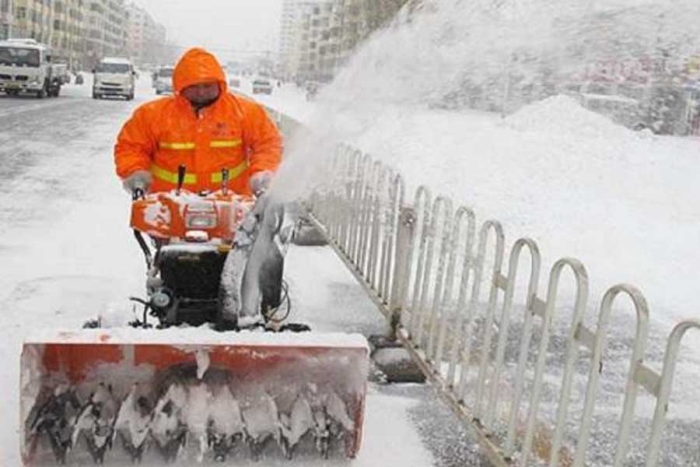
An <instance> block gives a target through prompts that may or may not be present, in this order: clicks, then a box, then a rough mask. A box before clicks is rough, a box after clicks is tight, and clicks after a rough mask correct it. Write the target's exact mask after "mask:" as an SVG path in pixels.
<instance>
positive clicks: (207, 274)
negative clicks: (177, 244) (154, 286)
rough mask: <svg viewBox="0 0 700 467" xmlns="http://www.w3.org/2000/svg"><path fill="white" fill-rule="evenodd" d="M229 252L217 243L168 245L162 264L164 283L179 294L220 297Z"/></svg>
mask: <svg viewBox="0 0 700 467" xmlns="http://www.w3.org/2000/svg"><path fill="white" fill-rule="evenodd" d="M225 261H226V253H225V252H220V251H218V249H216V248H215V247H212V248H210V249H209V248H206V247H204V246H203V247H202V249H201V250H199V249H196V248H182V249H181V248H164V249H163V250H161V252H160V255H159V257H158V264H157V266H158V268H159V269H160V277H161V279H163V282H164V286H165V287H166V288H168V289H170V290H171V291H173V292H174V293H175V296H176V297H178V298H184V299H194V300H216V299H217V297H218V294H219V281H220V279H221V271H222V270H223V267H224V262H225Z"/></svg>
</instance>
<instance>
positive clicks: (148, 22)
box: [0, 0, 167, 69]
mask: <svg viewBox="0 0 700 467" xmlns="http://www.w3.org/2000/svg"><path fill="white" fill-rule="evenodd" d="M132 18H133V21H132ZM8 37H26V38H33V39H36V40H37V41H39V42H42V43H45V44H47V45H50V46H51V48H52V50H53V55H54V57H55V58H56V60H59V61H62V62H65V63H68V64H69V65H70V67H71V68H73V69H90V68H92V67H93V66H94V65H95V64H96V63H97V62H98V61H99V60H101V59H102V58H103V57H105V56H120V57H130V58H135V59H136V60H137V61H140V62H141V63H145V62H152V63H156V62H159V61H161V60H158V59H156V58H155V57H156V56H158V55H162V54H167V50H164V47H165V46H164V44H165V28H164V27H163V26H162V25H160V24H158V23H157V22H156V21H154V20H153V18H152V17H151V16H150V15H149V14H148V12H146V11H145V10H143V9H141V8H137V7H135V6H134V5H126V4H125V0H0V39H6V38H8Z"/></svg>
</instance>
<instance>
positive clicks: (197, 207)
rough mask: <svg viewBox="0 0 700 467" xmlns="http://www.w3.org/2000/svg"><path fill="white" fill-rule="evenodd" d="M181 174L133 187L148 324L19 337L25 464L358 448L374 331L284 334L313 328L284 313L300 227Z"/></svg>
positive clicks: (184, 459) (352, 451)
mask: <svg viewBox="0 0 700 467" xmlns="http://www.w3.org/2000/svg"><path fill="white" fill-rule="evenodd" d="M178 175H179V181H180V183H179V184H178V189H177V190H173V191H172V192H168V193H153V194H144V193H137V194H136V195H135V196H134V201H133V205H132V216H131V226H132V227H133V229H134V234H135V236H136V238H137V240H138V242H139V245H140V246H141V249H142V250H143V252H144V255H145V257H146V263H147V271H148V273H147V278H146V289H147V294H148V296H147V298H146V299H139V300H138V301H139V302H140V303H141V304H142V305H143V307H144V308H143V315H142V317H139V318H138V319H136V320H135V321H134V322H133V323H131V324H132V327H124V328H112V329H105V328H101V323H100V320H96V321H94V322H91V326H88V328H86V329H83V330H79V331H52V332H48V333H46V334H44V335H39V336H37V337H35V338H34V339H31V340H29V341H26V342H25V343H24V346H23V349H22V361H21V370H22V372H21V377H20V384H21V388H20V390H21V399H22V404H21V405H22V406H21V417H22V418H21V420H22V423H23V426H22V429H23V433H24V436H23V438H22V446H21V452H22V459H23V462H24V464H25V465H27V466H53V465H89V464H90V463H94V464H105V465H110V464H111V465H124V464H126V463H129V462H145V463H146V465H154V464H155V465H159V464H162V463H163V462H165V463H172V462H177V463H178V464H181V463H184V464H182V465H193V464H194V463H196V462H209V461H224V460H226V459H227V458H228V457H231V458H235V457H236V456H239V455H240V453H239V451H240V450H243V451H248V452H249V453H250V456H251V457H252V458H254V459H258V458H259V457H261V456H266V457H267V456H278V457H280V458H284V457H286V458H288V459H292V458H293V457H295V456H297V457H299V458H300V459H302V460H303V459H307V460H308V456H318V455H321V456H322V457H330V456H336V455H340V456H348V457H351V458H352V457H355V456H356V454H357V453H358V450H359V448H360V440H361V435H362V421H363V415H364V401H365V391H366V381H367V376H368V371H369V346H368V344H367V341H366V339H365V338H364V337H363V336H361V335H356V334H352V335H348V334H322V333H315V332H285V331H300V330H304V331H306V330H308V327H307V326H304V325H295V326H290V325H288V324H286V323H284V318H286V314H288V310H287V311H285V312H284V313H283V314H284V315H285V316H278V315H279V310H280V309H281V308H283V307H282V305H283V302H284V300H285V295H286V293H285V292H284V291H283V290H282V289H283V287H282V286H281V285H278V284H282V283H283V281H282V258H283V254H284V251H283V250H284V249H285V248H286V247H285V245H286V244H288V243H289V240H290V239H291V236H292V233H290V232H287V231H285V227H284V225H285V222H284V219H283V218H284V212H283V210H281V209H280V208H277V207H275V206H273V205H272V203H269V202H267V203H263V202H261V201H260V199H258V200H255V199H252V198H249V197H242V196H239V195H236V194H234V193H232V192H230V191H229V190H228V189H227V183H228V182H227V179H228V174H227V173H226V172H225V171H224V172H223V173H222V180H223V184H222V189H221V190H219V191H217V192H215V193H201V194H200V193H192V192H188V191H186V190H183V189H182V181H183V180H184V179H185V170H184V168H181V170H180V172H179V174H178ZM291 225H293V223H292V224H291ZM230 316H233V317H234V321H233V324H234V325H233V326H225V327H222V326H221V324H222V322H224V318H225V317H230ZM149 317H151V318H155V319H156V320H157V323H154V324H155V326H154V325H153V324H150V323H148V318H149ZM256 317H261V318H260V319H259V320H258V319H257V318H256ZM229 324H230V322H229ZM183 325H184V326H183ZM194 326H196V327H194ZM89 327H94V328H95V329H89ZM242 328H245V329H243V330H241V329H242ZM215 329H216V330H222V329H225V330H227V331H230V332H216V330H215ZM234 331H235V332H234Z"/></svg>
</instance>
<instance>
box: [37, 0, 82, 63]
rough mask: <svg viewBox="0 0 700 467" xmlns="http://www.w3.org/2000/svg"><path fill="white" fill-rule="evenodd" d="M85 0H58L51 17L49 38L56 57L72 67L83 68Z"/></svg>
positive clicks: (55, 2) (48, 41) (54, 4)
mask: <svg viewBox="0 0 700 467" xmlns="http://www.w3.org/2000/svg"><path fill="white" fill-rule="evenodd" d="M84 2H85V0H56V1H54V2H53V5H52V7H53V10H52V15H51V19H50V23H51V24H50V33H49V39H48V40H47V41H46V42H47V43H48V44H49V45H50V46H51V48H52V49H53V54H54V57H55V58H56V59H58V60H60V61H64V62H66V63H68V64H69V66H70V68H71V69H74V68H81V67H82V59H83V49H84V40H83V37H84V36H83V31H84V24H83V20H84V16H85V14H84Z"/></svg>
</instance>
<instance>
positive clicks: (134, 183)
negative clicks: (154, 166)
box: [122, 170, 153, 194]
mask: <svg viewBox="0 0 700 467" xmlns="http://www.w3.org/2000/svg"><path fill="white" fill-rule="evenodd" d="M151 182H153V175H151V172H149V171H148V170H137V171H136V172H134V173H132V174H131V175H129V176H128V177H126V178H125V179H124V180H123V182H122V183H123V185H124V189H125V190H126V191H128V192H129V193H132V194H133V193H134V192H136V191H139V190H140V191H141V192H143V193H146V192H148V188H149V187H150V186H151Z"/></svg>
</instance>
